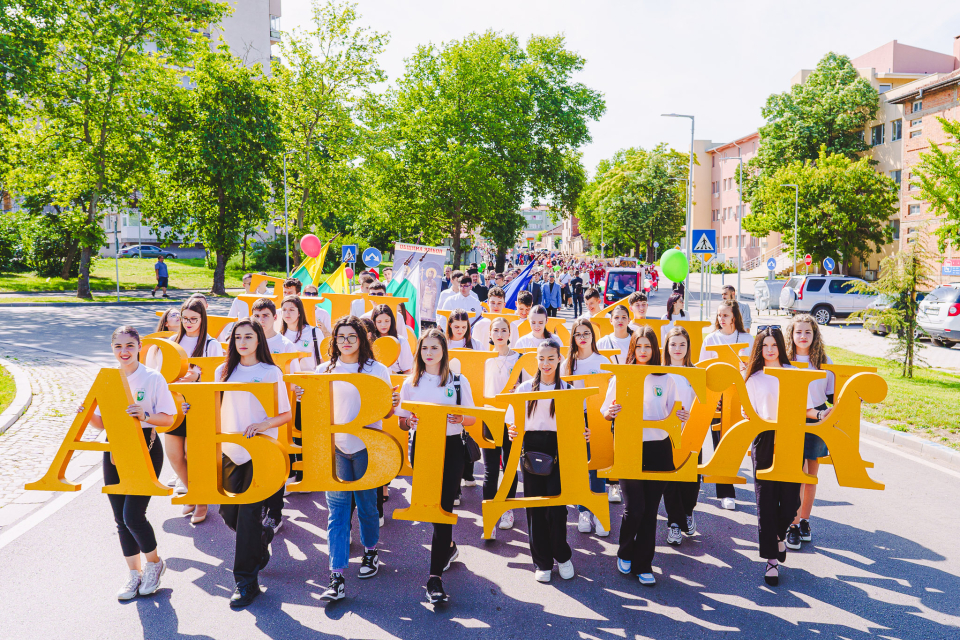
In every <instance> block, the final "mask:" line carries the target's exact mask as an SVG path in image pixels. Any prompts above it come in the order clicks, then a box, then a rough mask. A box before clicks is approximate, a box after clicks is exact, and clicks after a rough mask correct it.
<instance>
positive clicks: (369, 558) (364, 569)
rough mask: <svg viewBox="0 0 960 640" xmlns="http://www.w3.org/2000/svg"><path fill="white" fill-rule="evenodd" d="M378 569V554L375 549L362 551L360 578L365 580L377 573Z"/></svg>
mask: <svg viewBox="0 0 960 640" xmlns="http://www.w3.org/2000/svg"><path fill="white" fill-rule="evenodd" d="M378 571H380V554H379V553H377V550H376V549H371V550H370V551H364V552H363V560H361V561H360V578H361V579H363V580H365V579H367V578H372V577H373V576H375V575H377V572H378Z"/></svg>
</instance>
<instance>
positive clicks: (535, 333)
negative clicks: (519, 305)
mask: <svg viewBox="0 0 960 640" xmlns="http://www.w3.org/2000/svg"><path fill="white" fill-rule="evenodd" d="M527 322H529V323H530V333H528V334H527V335H525V336H523V337H521V338H520V339H519V340H517V345H516V346H517V349H531V348H534V347H539V346H540V343H541V342H545V341H546V340H549V339H550V338H553V337H554V336H553V334H552V333H550V331H548V330H547V308H546V307H544V306H543V305H542V304H538V305H537V306H535V307H534V308H533V309H531V310H530V315H528V316H527ZM555 340H556V341H557V343H558V344H559V342H560V339H559V338H555Z"/></svg>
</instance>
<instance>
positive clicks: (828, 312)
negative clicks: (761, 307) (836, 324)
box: [780, 275, 876, 325]
mask: <svg viewBox="0 0 960 640" xmlns="http://www.w3.org/2000/svg"><path fill="white" fill-rule="evenodd" d="M860 282H863V280H861V279H860V278H851V277H850V276H821V275H810V276H793V277H792V278H790V279H789V280H787V282H786V284H784V285H783V289H782V290H781V291H780V308H781V309H783V310H784V311H786V312H787V313H788V314H790V315H796V314H798V313H809V314H810V315H812V316H813V317H814V319H815V320H816V321H817V324H820V325H825V324H828V323H829V322H830V320H832V319H833V318H846V317H848V316H849V315H851V314H853V313H856V312H858V311H863V310H864V309H866V308H867V306H868V305H869V304H870V303H871V302H873V300H874V298H876V296H873V295H869V294H864V293H857V292H856V291H854V290H853V285H854V284H856V283H860Z"/></svg>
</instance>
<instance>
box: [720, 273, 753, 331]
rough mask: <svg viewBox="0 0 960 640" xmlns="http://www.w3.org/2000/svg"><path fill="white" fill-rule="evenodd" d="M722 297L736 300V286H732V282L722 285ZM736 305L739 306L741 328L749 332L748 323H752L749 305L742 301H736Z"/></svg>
mask: <svg viewBox="0 0 960 640" xmlns="http://www.w3.org/2000/svg"><path fill="white" fill-rule="evenodd" d="M723 299H724V300H736V299H737V289H736V287H734V286H733V285H732V284H728V285H724V287H723ZM737 306H738V307H740V315H741V316H742V317H743V328H744V329H746V331H747V333H750V325H751V324H752V323H753V319H752V318H751V317H750V307H749V305H747V304H745V303H743V302H738V303H737Z"/></svg>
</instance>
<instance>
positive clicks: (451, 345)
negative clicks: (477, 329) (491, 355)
mask: <svg viewBox="0 0 960 640" xmlns="http://www.w3.org/2000/svg"><path fill="white" fill-rule="evenodd" d="M466 343H467V341H466V340H447V349H463V348H465V347H464V345H465V344H466ZM468 348H470V349H473V350H474V351H486V349H483V348H482V347H481V346H480V343H479V342H477V339H476V338H470V346H469V347H468ZM454 357H455V356H454Z"/></svg>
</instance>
